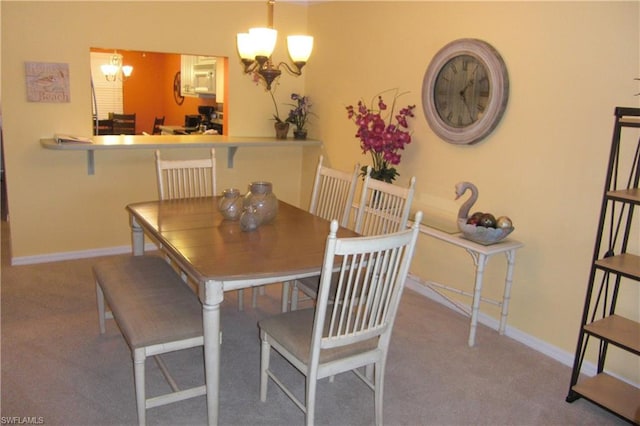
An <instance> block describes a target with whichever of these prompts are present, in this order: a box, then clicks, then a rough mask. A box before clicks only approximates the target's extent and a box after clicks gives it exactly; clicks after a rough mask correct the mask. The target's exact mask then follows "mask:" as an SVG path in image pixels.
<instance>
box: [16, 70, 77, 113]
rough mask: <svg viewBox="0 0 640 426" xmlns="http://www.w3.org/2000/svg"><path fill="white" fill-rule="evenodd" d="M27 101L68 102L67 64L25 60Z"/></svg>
mask: <svg viewBox="0 0 640 426" xmlns="http://www.w3.org/2000/svg"><path fill="white" fill-rule="evenodd" d="M25 73H26V77H27V101H29V102H53V103H61V102H70V101H71V96H70V93H69V64H58V63H50V62H25Z"/></svg>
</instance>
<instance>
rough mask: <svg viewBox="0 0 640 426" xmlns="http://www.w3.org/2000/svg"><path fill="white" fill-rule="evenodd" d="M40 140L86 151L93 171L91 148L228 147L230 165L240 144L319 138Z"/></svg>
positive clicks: (50, 146)
mask: <svg viewBox="0 0 640 426" xmlns="http://www.w3.org/2000/svg"><path fill="white" fill-rule="evenodd" d="M40 144H41V145H42V146H43V147H44V148H46V149H54V150H61V151H86V152H87V172H88V174H90V175H92V174H94V171H95V162H94V152H95V151H100V150H105V149H110V150H111V149H161V148H227V149H228V153H227V166H228V167H229V168H233V157H234V156H235V153H236V151H237V150H238V148H240V147H267V146H269V147H290V146H320V145H322V142H321V141H319V140H312V139H305V140H298V139H276V138H268V137H256V136H226V135H106V136H92V137H91V138H90V142H82V141H69V142H57V141H56V139H55V138H48V139H40Z"/></svg>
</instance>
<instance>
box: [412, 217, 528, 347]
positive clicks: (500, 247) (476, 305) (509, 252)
mask: <svg viewBox="0 0 640 426" xmlns="http://www.w3.org/2000/svg"><path fill="white" fill-rule="evenodd" d="M420 232H421V233H422V234H425V235H429V236H431V237H434V238H437V239H439V240H441V241H445V242H447V243H450V244H453V245H455V246H457V247H460V248H463V249H465V250H466V251H467V253H469V254H470V255H471V257H472V259H473V262H474V263H475V267H476V274H475V284H474V289H473V293H469V292H465V291H462V290H460V289H457V288H455V287H450V286H446V285H443V284H439V283H435V282H423V284H425V285H427V286H428V287H430V288H431V289H432V290H434V291H435V292H436V293H438V294H439V295H441V296H442V297H444V298H445V299H447V300H448V301H449V302H451V303H453V304H454V305H455V306H456V307H457V308H458V309H460V310H462V311H463V312H465V313H466V314H467V315H469V316H470V317H471V325H470V329H469V340H468V344H469V346H470V347H471V346H473V345H475V341H476V328H477V325H478V312H479V309H480V301H483V302H488V303H492V304H495V305H497V306H501V307H502V310H501V315H500V327H499V329H498V331H499V333H500V334H504V332H505V329H506V326H507V315H508V314H509V299H510V297H511V296H510V294H511V284H512V282H513V268H514V266H515V261H516V250H518V249H519V248H521V247H523V246H524V244H523V243H521V242H519V241H515V240H511V239H509V238H507V239H505V240H503V241H501V242H499V243H496V244H491V245H488V246H485V245H482V244H478V243H474V242H473V241H470V240H467V239H466V238H464V237H463V236H462V234H461V233H454V234H451V233H448V232H444V231H441V230H439V229H436V228H433V227H430V226H425V225H420ZM500 253H504V254H505V257H506V259H507V273H506V277H505V281H504V292H503V295H502V300H501V301H497V300H492V299H489V298H484V297H482V284H483V283H482V280H483V277H484V268H485V266H486V265H487V262H488V261H489V259H490V258H491V257H492V256H494V255H496V254H500ZM439 290H448V291H453V292H455V293H458V294H462V295H464V296H469V297H472V299H473V301H472V304H471V310H469V308H468V307H466V306H463V305H462V304H460V303H459V302H458V301H456V300H452V299H451V298H449V297H447V295H445V294H443V293H442V292H441V291H439Z"/></svg>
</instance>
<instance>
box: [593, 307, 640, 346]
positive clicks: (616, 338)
mask: <svg viewBox="0 0 640 426" xmlns="http://www.w3.org/2000/svg"><path fill="white" fill-rule="evenodd" d="M584 329H585V331H586V332H587V333H589V334H592V335H594V336H596V337H599V338H600V339H603V340H606V341H608V342H611V343H612V344H615V345H616V346H620V347H622V348H623V349H625V350H629V351H631V352H634V353H635V354H638V355H640V323H637V322H635V321H632V320H630V319H627V318H624V317H621V316H619V315H611V316H608V317H606V318H603V319H601V320H598V321H594V322H592V323H591V324H587V325H585V326H584Z"/></svg>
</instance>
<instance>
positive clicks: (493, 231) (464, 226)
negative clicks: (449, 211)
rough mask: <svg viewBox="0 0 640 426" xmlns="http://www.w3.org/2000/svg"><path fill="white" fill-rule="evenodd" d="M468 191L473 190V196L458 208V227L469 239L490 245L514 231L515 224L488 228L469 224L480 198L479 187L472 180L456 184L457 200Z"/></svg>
mask: <svg viewBox="0 0 640 426" xmlns="http://www.w3.org/2000/svg"><path fill="white" fill-rule="evenodd" d="M467 191H471V196H470V197H469V198H468V199H467V201H465V202H464V203H463V204H462V205H461V206H460V209H459V210H458V229H459V230H460V231H461V232H462V235H464V237H465V238H466V239H468V240H471V241H474V242H476V243H479V244H483V245H489V244H493V243H497V242H498V241H500V240H502V239H503V238H505V237H506V236H507V235H509V234H510V233H511V232H512V231H513V229H514V228H513V226H510V227H507V228H486V227H484V226H476V225H473V224H468V223H467V219H468V218H469V211H471V207H473V205H474V204H475V203H476V201H477V200H478V188H477V187H476V186H475V185H474V184H472V183H471V182H458V183H457V184H456V200H457V199H459V198H460V197H462V196H463V195H464V194H465V193H466V192H467Z"/></svg>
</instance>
